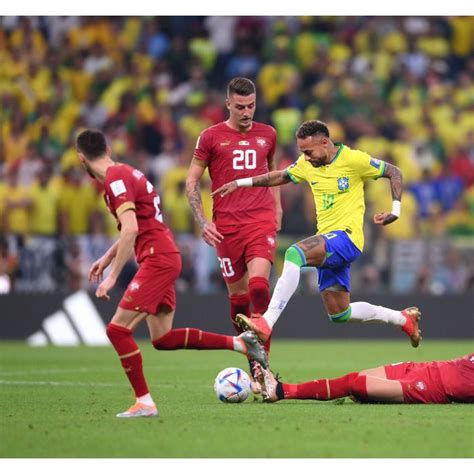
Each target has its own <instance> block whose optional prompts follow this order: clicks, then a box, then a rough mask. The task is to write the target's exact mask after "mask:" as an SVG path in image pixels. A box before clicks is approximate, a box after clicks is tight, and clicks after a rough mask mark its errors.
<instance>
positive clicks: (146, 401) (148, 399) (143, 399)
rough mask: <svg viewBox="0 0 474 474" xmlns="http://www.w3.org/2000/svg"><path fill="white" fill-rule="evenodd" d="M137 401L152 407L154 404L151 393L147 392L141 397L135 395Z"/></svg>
mask: <svg viewBox="0 0 474 474" xmlns="http://www.w3.org/2000/svg"><path fill="white" fill-rule="evenodd" d="M137 402H139V403H143V404H144V405H148V406H149V407H152V406H153V405H154V404H155V402H154V401H153V398H151V395H150V394H149V393H147V394H146V395H143V396H141V397H137Z"/></svg>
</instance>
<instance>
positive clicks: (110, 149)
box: [105, 145, 112, 156]
mask: <svg viewBox="0 0 474 474" xmlns="http://www.w3.org/2000/svg"><path fill="white" fill-rule="evenodd" d="M105 151H106V153H107V156H112V148H111V147H110V146H109V145H107V148H106V149H105Z"/></svg>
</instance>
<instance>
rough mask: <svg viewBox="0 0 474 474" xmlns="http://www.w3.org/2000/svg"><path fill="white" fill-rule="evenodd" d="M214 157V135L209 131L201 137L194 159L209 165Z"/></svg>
mask: <svg viewBox="0 0 474 474" xmlns="http://www.w3.org/2000/svg"><path fill="white" fill-rule="evenodd" d="M211 156H212V135H211V133H210V132H209V130H208V129H206V130H204V131H203V132H202V133H201V135H199V137H198V139H197V142H196V148H195V149H194V155H193V157H194V158H196V159H197V160H199V161H202V162H203V163H209V161H210V160H211Z"/></svg>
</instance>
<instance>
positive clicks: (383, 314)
mask: <svg viewBox="0 0 474 474" xmlns="http://www.w3.org/2000/svg"><path fill="white" fill-rule="evenodd" d="M351 308H352V313H351V317H350V319H349V322H363V323H389V324H394V325H395V326H403V325H404V324H405V323H406V321H407V320H406V317H405V316H403V314H402V312H401V311H395V310H393V309H390V308H385V307H383V306H375V305H373V304H370V303H366V302H365V301H358V302H356V303H351Z"/></svg>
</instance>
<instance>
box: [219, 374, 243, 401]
mask: <svg viewBox="0 0 474 474" xmlns="http://www.w3.org/2000/svg"><path fill="white" fill-rule="evenodd" d="M214 390H215V392H216V395H217V398H218V399H219V400H220V401H221V402H225V403H240V402H243V401H244V400H246V399H247V397H248V396H249V394H250V378H249V376H248V375H247V373H246V372H244V371H243V370H242V369H237V368H235V367H229V368H228V369H224V370H221V371H220V372H219V373H218V374H217V377H216V380H215V382H214Z"/></svg>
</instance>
